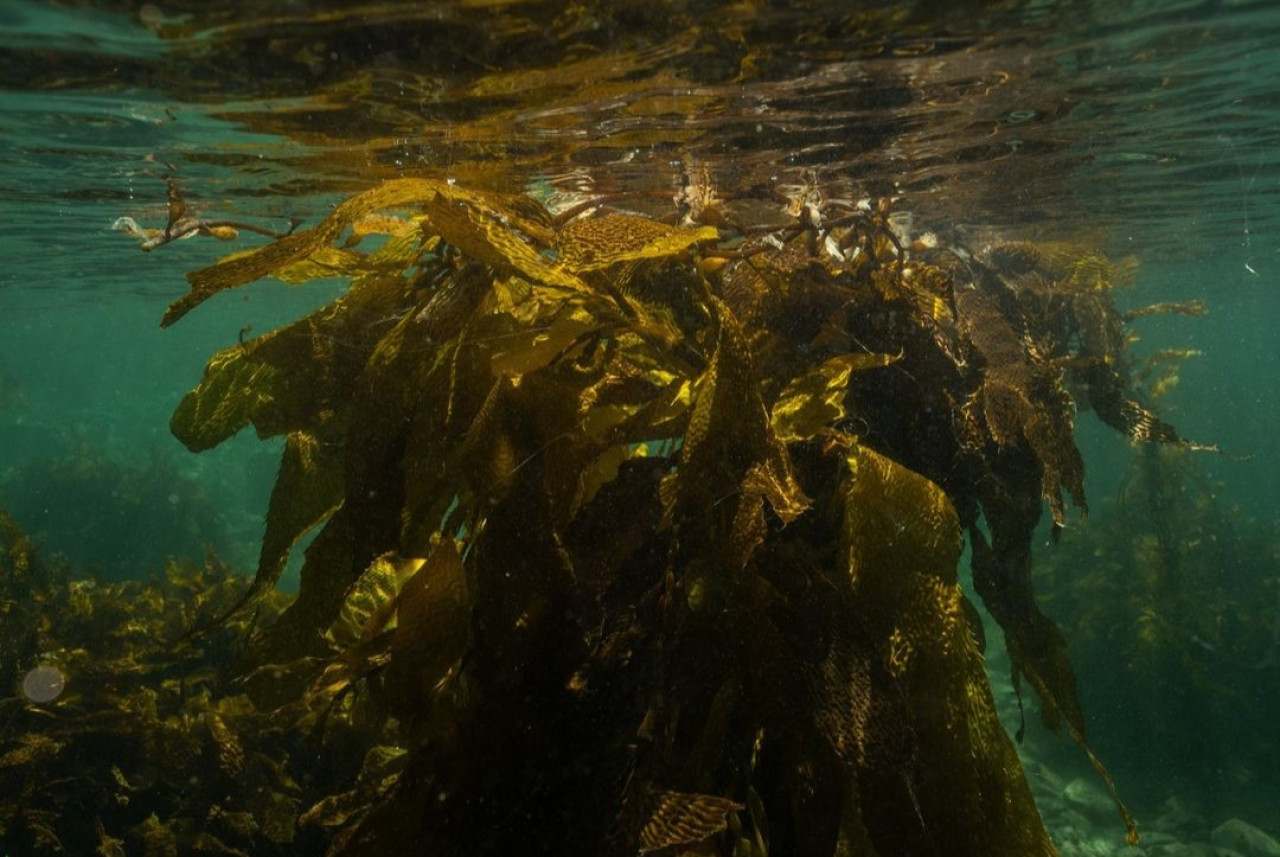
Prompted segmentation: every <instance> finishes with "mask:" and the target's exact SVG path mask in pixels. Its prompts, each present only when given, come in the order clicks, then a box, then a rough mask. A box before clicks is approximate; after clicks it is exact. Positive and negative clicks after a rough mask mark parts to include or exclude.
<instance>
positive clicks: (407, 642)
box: [387, 537, 472, 719]
mask: <svg viewBox="0 0 1280 857" xmlns="http://www.w3.org/2000/svg"><path fill="white" fill-rule="evenodd" d="M471 600H472V596H471V592H470V586H469V585H468V583H467V572H466V569H465V568H464V567H463V565H462V558H461V557H460V556H459V555H458V549H457V546H456V545H455V543H454V541H453V539H452V538H448V537H445V538H442V539H441V540H440V544H439V545H438V546H437V547H436V549H435V550H434V551H432V553H431V556H430V558H429V559H428V560H427V562H426V563H425V564H424V565H422V566H421V567H420V568H419V569H418V570H417V572H416V573H415V574H414V575H413V576H412V577H411V578H410V579H409V581H408V582H407V583H405V584H404V588H403V589H402V590H401V592H400V598H399V601H398V602H397V607H396V633H395V637H394V638H392V641H391V664H390V665H389V666H388V667H387V693H388V694H389V696H390V698H391V700H392V704H393V706H394V710H396V711H397V712H398V713H399V715H400V716H401V717H405V718H409V719H412V718H414V717H416V716H419V715H420V714H421V713H423V712H424V711H425V706H424V705H423V702H424V700H426V699H428V698H429V694H430V693H431V691H432V690H433V689H434V688H435V686H436V685H437V684H438V683H439V681H440V680H441V679H442V678H444V676H445V674H446V673H448V671H449V668H450V667H452V666H453V664H454V662H455V661H457V660H458V658H460V657H462V654H463V652H465V651H466V648H467V641H468V640H469V639H470V637H471Z"/></svg>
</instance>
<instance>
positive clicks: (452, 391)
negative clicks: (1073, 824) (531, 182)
mask: <svg viewBox="0 0 1280 857" xmlns="http://www.w3.org/2000/svg"><path fill="white" fill-rule="evenodd" d="M394 212H399V213H400V214H401V215H403V216H392V213H394ZM806 214H808V215H809V216H805V215H806ZM572 215H573V217H572V219H569V220H568V222H567V223H566V222H561V221H558V220H557V219H556V218H555V217H553V216H552V214H551V213H550V212H548V211H546V210H544V209H543V208H542V206H541V205H539V204H538V203H537V202H535V201H534V200H532V199H530V198H528V197H524V196H514V195H511V196H508V195H502V194H497V193H491V192H480V191H472V190H467V189H464V188H462V187H459V186H456V185H454V184H452V183H449V182H445V181H435V180H429V179H399V180H395V181H391V182H388V183H386V184H383V185H381V186H379V187H377V188H374V189H372V190H370V191H368V192H366V193H362V194H359V195H357V196H355V197H352V198H350V199H348V200H347V201H345V202H343V203H342V204H341V205H339V206H338V207H337V208H336V210H335V211H334V212H333V213H332V214H331V215H330V216H329V217H327V218H326V219H325V220H324V221H323V222H321V223H320V224H319V225H317V226H315V227H313V228H311V229H307V230H302V231H297V232H295V233H293V234H291V235H288V236H285V237H282V238H280V239H279V240H277V241H275V242H273V243H271V244H269V245H267V246H265V247H263V248H261V249H257V250H253V251H250V252H247V253H242V254H239V255H236V256H233V257H231V258H229V259H227V260H224V261H223V262H220V263H218V264H216V265H214V266H212V267H210V268H206V269H204V270H200V271H196V272H194V273H192V274H191V275H190V277H189V280H190V283H191V292H190V294H188V295H187V296H185V297H183V298H182V299H181V300H179V301H177V302H176V303H174V304H173V306H171V307H170V309H169V311H168V313H167V314H166V315H165V317H164V322H163V323H164V324H165V325H169V324H172V323H173V322H175V321H177V320H178V319H179V318H181V317H182V316H183V315H184V314H185V313H187V312H189V311H190V310H192V309H193V308H194V307H196V306H197V305H198V304H200V303H201V302H203V301H204V300H206V299H208V298H210V297H212V296H214V295H216V294H217V293H219V292H221V291H224V290H227V289H231V288H235V287H237V286H240V285H243V284H245V283H248V282H251V281H253V280H256V279H258V278H260V277H265V276H275V277H277V278H280V279H284V280H287V281H290V282H298V281H304V280H306V279H309V278H313V277H321V276H323V277H332V276H335V275H344V276H347V277H349V278H350V288H349V291H348V292H347V294H346V295H345V296H344V297H342V298H341V299H339V300H337V301H335V302H333V303H332V304H330V305H329V306H327V307H325V308H323V309H321V310H319V311H317V312H315V313H314V314H312V315H310V316H308V317H306V318H304V319H302V320H300V321H298V322H296V323H294V324H292V325H290V326H288V327H285V328H282V329H280V330H277V331H275V332H272V333H269V334H266V335H264V336H261V337H259V338H256V339H252V340H249V341H246V342H243V343H241V344H237V345H235V346H232V347H230V348H228V349H226V350H224V351H222V352H220V353H218V354H216V355H215V356H214V357H213V358H212V360H211V361H210V362H209V365H208V368H207V370H206V373H205V377H204V379H203V380H202V382H201V383H200V385H199V386H198V387H197V388H196V389H195V390H194V391H192V392H191V393H190V394H189V395H188V396H187V397H186V399H185V400H184V401H183V402H182V404H181V405H180V406H179V408H178V410H177V412H176V413H175V414H174V417H173V421H172V427H173V430H174V433H175V434H176V435H177V436H178V437H179V438H180V439H181V440H182V441H183V442H184V443H186V444H187V445H188V446H189V447H190V448H192V449H193V450H201V449H206V448H209V447H212V446H214V445H216V444H218V443H220V442H221V441H223V440H225V439H226V438H227V437H229V436H231V435H232V434H234V433H236V432H237V431H239V430H241V429H242V428H244V427H246V426H248V425H250V424H252V425H253V426H254V428H255V429H256V430H257V432H258V433H259V435H261V436H264V437H266V436H275V435H283V436H285V437H286V439H287V443H286V447H285V452H284V456H283V460H282V462H281V467H280V473H279V477H278V481H277V483H276V487H275V490H274V492H273V494H272V498H271V503H270V509H269V513H268V521H267V530H266V535H265V537H264V541H263V547H262V554H261V559H260V562H259V567H258V572H257V577H256V579H255V581H254V582H253V585H252V587H251V588H250V590H249V592H248V593H247V595H246V596H245V598H244V599H243V600H242V602H241V606H242V607H243V606H244V605H246V604H248V603H251V602H253V601H254V600H256V599H258V598H261V597H263V596H264V595H265V594H267V593H269V592H270V591H271V590H272V588H273V586H274V583H275V581H276V579H277V577H278V576H279V574H280V572H281V570H282V568H283V567H284V563H285V560H286V557H287V556H288V553H289V551H290V549H291V548H292V546H293V545H294V544H295V543H296V542H297V540H298V539H299V538H300V537H301V536H302V535H303V534H304V533H305V532H306V531H308V530H309V529H311V528H313V527H316V526H321V527H322V529H321V530H320V532H319V535H318V536H317V537H316V539H315V541H314V542H313V543H312V544H311V546H310V547H309V548H308V550H307V552H306V561H305V565H304V568H303V571H302V582H301V589H300V591H299V594H298V596H297V598H296V600H295V601H294V602H293V603H292V604H291V606H289V607H288V608H287V609H286V610H285V611H284V612H283V614H282V615H281V616H280V618H279V619H278V620H277V621H276V622H275V623H274V624H271V625H268V626H267V627H264V628H262V629H261V630H260V632H259V633H258V635H257V637H256V638H255V640H254V641H253V644H252V646H251V652H250V654H249V656H248V658H247V663H246V664H245V671H246V673H247V679H246V681H247V686H248V687H249V690H250V695H251V696H252V697H253V699H254V700H255V702H256V703H257V704H258V705H259V706H260V707H263V708H270V709H278V710H279V712H280V716H282V717H286V718H297V722H299V723H301V724H309V725H310V726H311V727H314V728H324V727H325V726H326V725H332V724H333V723H334V722H335V718H336V719H342V718H351V717H356V716H357V715H359V716H367V712H368V711H369V706H370V705H372V706H373V707H374V709H375V710H377V711H381V712H383V713H384V714H386V715H389V716H391V717H393V718H394V719H395V721H396V722H397V723H398V727H397V728H398V731H397V732H395V733H392V734H389V737H388V739H387V740H388V741H392V740H394V741H399V742H403V743H404V745H405V746H407V747H408V761H407V764H406V765H405V767H404V770H403V773H401V774H399V775H398V776H393V777H389V778H387V779H386V781H385V782H383V785H382V787H380V788H378V789H372V788H368V789H365V790H363V791H361V792H359V794H360V795H361V796H362V797H361V798H360V801H359V802H360V803H361V810H360V811H358V812H357V811H354V810H353V809H352V808H351V807H350V806H347V805H344V806H343V808H342V809H341V812H340V813H338V812H337V810H334V812H333V813H330V812H329V810H327V809H325V807H319V806H318V807H316V808H315V809H314V810H313V813H310V814H309V815H310V816H311V820H318V821H320V822H321V823H327V824H330V825H333V826H335V827H342V828H343V830H342V832H341V833H340V834H339V835H338V837H337V839H336V840H335V846H334V849H333V852H332V853H334V854H338V855H362V854H370V855H372V854H386V853H395V852H396V851H399V850H403V849H406V848H409V847H430V848H431V849H433V853H441V854H455V853H457V854H461V853H467V854H498V853H543V852H546V853H556V854H570V855H571V854H582V855H599V854H619V855H621V854H634V853H636V852H637V851H641V852H663V853H672V854H676V853H688V854H726V855H728V854H735V855H742V854H751V855H763V854H766V853H775V854H790V855H834V854H886V855H888V854H893V855H906V854H944V853H945V854H948V855H984V857H990V855H1001V854H1003V855H1018V857H1025V855H1030V854H1052V853H1054V848H1053V846H1052V844H1051V843H1050V841H1049V838H1048V836H1047V835H1046V833H1045V831H1044V829H1043V827H1042V825H1041V822H1040V820H1039V817H1038V814H1037V812H1036V809H1035V806H1034V804H1033V803H1032V800H1031V797H1030V794H1029V792H1028V789H1027V786H1026V784H1025V782H1024V779H1023V776H1022V773H1021V769H1020V766H1019V763H1018V760H1017V757H1016V754H1015V752H1014V750H1013V747H1012V745H1011V742H1010V740H1009V738H1008V737H1007V736H1006V734H1005V732H1004V731H1003V729H1002V727H1001V725H1000V723H999V721H998V720H997V718H996V714H995V711H994V706H993V703H992V698H991V694H990V691H989V688H988V686H987V682H986V678H985V674H984V672H983V665H982V658H981V654H980V647H981V645H982V642H981V627H980V625H979V623H978V621H977V614H976V611H975V610H974V608H973V607H972V605H970V604H969V603H968V601H967V600H966V599H965V597H964V595H963V594H962V593H961V591H960V588H959V586H958V585H957V580H956V564H957V561H958V558H959V556H960V551H961V543H962V533H964V532H966V531H967V532H968V533H969V537H970V539H971V542H972V545H973V573H974V581H975V584H976V589H977V591H978V593H979V594H980V595H981V597H982V599H983V601H984V602H985V605H986V607H987V608H988V610H989V611H990V612H991V614H992V616H994V617H995V619H996V620H997V621H998V622H999V623H1000V625H1001V626H1002V628H1003V629H1004V632H1005V636H1006V640H1007V643H1008V646H1009V649H1010V653H1011V655H1012V659H1013V663H1014V665H1015V668H1016V670H1017V672H1018V673H1019V674H1020V675H1021V676H1022V677H1025V678H1026V679H1027V680H1028V681H1029V682H1030V684H1031V685H1032V686H1033V687H1034V689H1035V690H1036V692H1037V694H1038V695H1039V697H1040V699H1041V701H1042V703H1043V710H1044V715H1045V718H1046V719H1047V720H1048V721H1049V722H1051V723H1057V722H1061V723H1063V724H1065V726H1066V727H1067V729H1068V731H1069V732H1070V734H1071V735H1072V737H1073V738H1075V740H1076V741H1078V742H1079V743H1080V744H1081V746H1082V747H1084V748H1085V750H1086V752H1088V748H1087V746H1086V745H1085V743H1084V734H1083V732H1084V729H1083V717H1082V715H1081V712H1080V708H1079V705H1078V703H1077V699H1076V692H1075V681H1074V677H1073V674H1072V670H1071V667H1070V664H1069V662H1068V660H1067V657H1066V652H1065V643H1064V640H1063V637H1062V634H1061V633H1060V632H1059V630H1058V629H1057V627H1056V626H1054V625H1053V623H1052V622H1050V621H1049V620H1048V619H1047V618H1046V617H1045V616H1044V615H1042V614H1041V612H1040V611H1039V609H1038V608H1037V607H1036V604H1035V601H1034V598H1033V594H1032V587H1031V569H1030V541H1031V535H1032V530H1033V528H1034V527H1035V526H1036V524H1037V522H1038V520H1039V519H1040V516H1041V509H1042V501H1043V500H1045V499H1047V500H1048V505H1049V508H1050V511H1051V514H1052V516H1053V520H1054V523H1055V524H1056V525H1059V526H1060V525H1061V523H1062V520H1063V514H1064V499H1063V495H1064V493H1065V494H1066V495H1068V496H1069V497H1070V498H1071V500H1072V501H1073V502H1074V503H1076V504H1077V505H1079V506H1081V507H1083V506H1084V496H1083V484H1082V483H1083V474H1084V467H1083V463H1082V461H1081V457H1080V454H1079V452H1078V451H1077V449H1076V446H1075V443H1074V441H1073V437H1072V431H1073V419H1074V413H1075V399H1076V397H1075V396H1073V394H1072V392H1071V391H1072V390H1076V391H1079V392H1080V394H1081V395H1083V396H1084V397H1085V398H1086V399H1087V401H1088V404H1089V405H1090V406H1091V407H1092V408H1093V409H1094V410H1095V411H1096V412H1097V413H1098V415H1099V416H1100V417H1101V418H1102V419H1103V420H1105V421H1106V422H1108V423H1109V424H1111V425H1112V426H1114V427H1115V428H1117V429H1118V430H1120V431H1122V432H1124V433H1125V434H1127V435H1129V436H1130V437H1132V438H1133V439H1134V440H1138V441H1160V442H1170V443H1177V444H1184V445H1187V444H1186V442H1185V441H1183V440H1182V439H1181V438H1179V437H1178V435H1177V434H1176V432H1174V430H1173V429H1172V428H1171V427H1169V426H1168V425H1167V424H1165V423H1163V422H1161V421H1160V420H1159V419H1158V418H1157V417H1155V416H1154V415H1153V414H1152V413H1151V412H1150V411H1148V410H1147V409H1146V408H1144V407H1143V406H1141V405H1140V404H1138V403H1137V402H1135V401H1133V400H1132V399H1131V398H1130V396H1129V394H1128V393H1127V392H1126V389H1127V387H1126V384H1127V381H1126V378H1125V376H1124V374H1123V367H1124V365H1125V364H1124V360H1123V350H1124V347H1125V344H1126V338H1125V332H1124V324H1125V320H1124V318H1122V316H1121V315H1120V314H1119V313H1118V312H1117V311H1116V309H1115V307H1114V305H1113V303H1112V298H1111V291H1110V288H1111V286H1112V285H1113V284H1114V283H1115V282H1116V281H1118V280H1123V279H1124V278H1125V277H1127V276H1130V275H1131V273H1132V272H1131V271H1129V270H1127V269H1126V268H1124V267H1123V266H1122V267H1121V268H1115V267H1113V266H1112V265H1110V264H1109V263H1108V262H1107V261H1106V260H1105V259H1103V258H1102V257H1100V256H1097V255H1096V254H1092V253H1088V252H1085V251H1082V250H1079V249H1078V248H1070V247H1065V246H1057V245H1055V246H1036V245H1030V244H1016V245H1002V246H998V247H995V248H993V249H991V250H990V251H989V252H987V253H986V254H982V255H981V256H980V257H978V256H975V255H974V254H971V253H968V252H966V251H965V250H963V249H962V248H954V249H945V248H932V249H925V248H920V249H918V250H916V251H911V250H909V249H906V248H904V247H903V244H902V242H901V241H900V240H899V239H898V238H897V237H896V236H895V235H894V233H893V232H892V231H891V230H890V229H889V225H888V207H887V206H880V207H877V208H873V209H872V210H870V211H853V212H848V213H846V214H844V215H843V216H837V217H832V218H830V219H829V220H828V223H827V224H826V226H823V225H822V222H821V218H820V217H816V216H813V215H812V213H809V212H802V213H801V217H800V218H799V220H798V222H797V223H796V224H795V225H794V226H792V227H789V228H783V229H775V230H772V231H767V230H737V234H731V233H734V232H735V230H733V229H732V228H731V227H728V226H727V225H726V224H727V222H728V218H727V217H725V216H724V215H723V214H722V213H720V212H718V211H713V210H712V209H711V208H710V207H708V208H707V209H706V210H704V211H701V212H700V213H699V215H700V216H701V217H702V218H703V221H704V222H706V223H712V222H714V223H716V224H718V225H720V226H723V227H724V231H723V232H722V231H720V230H718V229H717V228H713V227H712V226H710V225H698V224H697V223H694V224H691V225H687V226H673V225H668V224H666V223H663V222H659V221H657V220H653V219H650V218H648V217H643V216H639V215H636V214H627V213H620V212H617V211H611V210H609V209H608V207H606V206H600V207H598V208H594V209H593V208H592V207H590V206H579V207H578V208H577V209H575V211H574V212H572ZM562 220H563V218H562ZM370 234H381V235H384V236H386V237H385V240H384V241H383V242H382V243H381V244H380V246H378V247H377V249H374V250H371V251H364V250H362V249H361V248H360V244H361V243H362V242H361V239H362V238H364V237H365V236H367V235H370ZM344 236H345V238H344ZM730 238H732V239H734V241H733V243H732V244H730V243H729V239H730ZM980 517H981V518H983V519H985V526H980V525H979V518H980ZM357 703H358V704H357ZM361 712H363V714H360V713H361ZM1090 758H1091V759H1092V758H1093V757H1092V754H1091V753H1090ZM1093 761H1094V763H1095V765H1096V766H1097V767H1098V770H1099V772H1100V773H1101V774H1102V776H1103V778H1104V780H1105V781H1106V782H1107V784H1108V786H1110V780H1109V778H1108V777H1107V776H1106V773H1105V770H1103V768H1102V766H1101V764H1100V763H1098V762H1097V760H1096V759H1094V760H1093ZM392 783H394V784H393V785H392ZM353 794H354V793H353ZM1113 794H1114V790H1113ZM353 800H354V798H353ZM1117 806H1118V807H1119V811H1120V813H1121V814H1122V815H1123V817H1124V819H1125V822H1126V824H1127V825H1128V826H1129V829H1130V840H1131V841H1136V831H1135V830H1134V828H1133V823H1132V820H1131V819H1130V818H1129V815H1128V813H1127V811H1126V810H1125V809H1124V808H1123V806H1122V805H1121V804H1119V801H1117ZM330 809H332V808H330Z"/></svg>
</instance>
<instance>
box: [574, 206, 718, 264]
mask: <svg viewBox="0 0 1280 857" xmlns="http://www.w3.org/2000/svg"><path fill="white" fill-rule="evenodd" d="M719 237H720V233H719V232H717V231H716V229H715V228H714V227H711V226H702V227H699V228H697V229H682V228H679V227H675V226H668V225H667V224H665V223H660V222H658V221H656V220H650V219H649V218H647V217H637V216H635V215H630V214H607V215H604V216H603V217H590V218H581V219H579V220H574V221H572V222H570V223H569V224H568V225H567V226H565V227H564V228H563V229H561V230H560V254H561V258H562V259H563V261H564V264H565V267H566V268H568V269H569V270H571V271H573V272H575V273H577V274H585V273H588V272H591V271H601V270H604V269H605V268H609V267H611V266H613V265H617V264H620V263H623V262H638V261H640V260H642V259H666V258H669V257H672V256H677V255H679V254H681V253H684V252H686V251H687V250H689V249H690V248H693V247H696V246H697V245H699V244H705V243H708V242H713V241H716V240H717V239H718V238H719Z"/></svg>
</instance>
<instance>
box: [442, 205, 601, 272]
mask: <svg viewBox="0 0 1280 857" xmlns="http://www.w3.org/2000/svg"><path fill="white" fill-rule="evenodd" d="M423 208H424V210H425V211H426V212H427V217H428V219H429V222H430V229H431V230H432V231H433V232H435V233H436V234H438V235H440V237H441V238H443V239H444V240H445V241H447V242H449V243H450V244H452V245H453V246H455V247H457V248H458V249H459V250H461V251H462V252H463V253H465V254H466V255H468V256H470V257H471V258H473V259H476V260H479V261H481V262H484V263H485V264H487V265H491V266H492V267H493V268H494V269H495V270H498V271H502V272H506V273H516V274H519V275H520V276H522V277H524V278H525V279H527V280H529V281H530V282H533V283H539V284H541V285H545V286H558V287H560V288H564V289H572V290H575V291H585V290H586V284H585V283H583V282H582V281H581V280H579V279H578V278H577V277H575V276H574V275H573V274H571V273H569V272H568V271H564V270H562V269H561V268H559V267H557V266H556V265H554V264H552V263H551V262H550V261H549V260H548V259H546V258H545V257H544V256H542V255H541V254H540V253H539V252H538V251H537V250H535V249H534V248H533V247H532V246H531V245H530V244H528V243H526V242H525V241H523V240H522V239H521V238H520V237H519V236H517V235H515V234H513V233H512V231H511V229H510V228H509V227H508V226H507V225H505V224H504V223H502V222H501V221H500V220H499V219H498V218H497V217H496V216H495V214H494V213H491V211H490V210H488V208H487V206H482V205H478V204H476V202H475V201H474V200H471V199H468V198H466V197H464V196H462V195H460V194H457V193H453V194H450V195H448V196H446V195H444V194H437V195H435V196H433V197H431V198H430V199H427V200H424V201H423Z"/></svg>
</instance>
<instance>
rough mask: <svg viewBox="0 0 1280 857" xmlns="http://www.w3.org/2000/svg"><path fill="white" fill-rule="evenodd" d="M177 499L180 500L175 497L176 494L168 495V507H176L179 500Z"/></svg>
mask: <svg viewBox="0 0 1280 857" xmlns="http://www.w3.org/2000/svg"><path fill="white" fill-rule="evenodd" d="M179 499H180V498H179V497H178V495H177V494H170V495H169V505H170V506H176V505H178V500H179Z"/></svg>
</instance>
